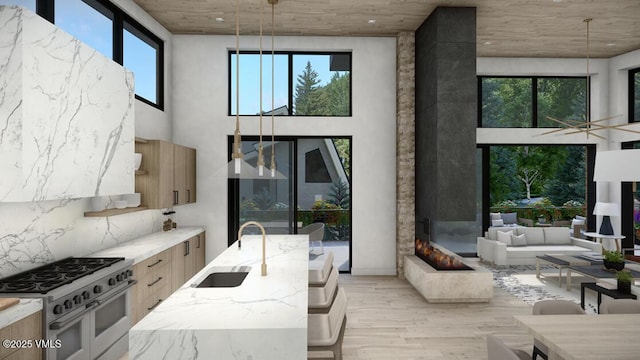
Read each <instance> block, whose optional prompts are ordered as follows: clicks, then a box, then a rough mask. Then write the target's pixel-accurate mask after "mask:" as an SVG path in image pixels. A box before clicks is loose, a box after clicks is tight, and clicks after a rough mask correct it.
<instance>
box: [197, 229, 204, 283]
mask: <svg viewBox="0 0 640 360" xmlns="http://www.w3.org/2000/svg"><path fill="white" fill-rule="evenodd" d="M205 240H206V237H205V233H204V232H202V233H200V234H198V235H197V236H196V273H197V272H198V271H200V270H201V269H202V268H203V267H204V266H205V265H206V263H205V262H206V260H205V258H206V254H207V253H206V249H205V242H206V241H205Z"/></svg>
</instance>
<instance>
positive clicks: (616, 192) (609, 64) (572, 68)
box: [476, 50, 640, 233]
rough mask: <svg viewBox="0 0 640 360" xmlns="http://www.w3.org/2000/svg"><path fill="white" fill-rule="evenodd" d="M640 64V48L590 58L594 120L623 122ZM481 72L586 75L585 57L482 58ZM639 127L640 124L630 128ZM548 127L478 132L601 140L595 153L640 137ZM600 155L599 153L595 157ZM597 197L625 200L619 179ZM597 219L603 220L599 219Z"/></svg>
mask: <svg viewBox="0 0 640 360" xmlns="http://www.w3.org/2000/svg"><path fill="white" fill-rule="evenodd" d="M638 66H640V50H636V51H633V52H630V53H627V54H623V55H620V56H616V57H613V58H611V59H591V60H590V64H589V68H590V73H591V88H590V91H591V114H590V115H591V119H592V120H597V119H600V118H604V117H609V116H613V115H620V116H618V117H615V118H613V119H611V120H610V121H608V123H609V124H611V125H615V124H624V123H627V121H628V119H629V117H628V116H629V114H628V112H629V111H628V70H629V69H633V68H636V67H638ZM477 73H478V75H479V76H482V75H484V76H491V75H496V76H497V75H504V76H509V75H523V76H524V75H537V76H584V74H585V73H586V59H549V58H478V60H477ZM627 128H628V129H635V130H640V124H638V125H633V126H629V127H627ZM545 131H547V129H507V128H504V129H489V128H479V129H477V131H476V141H477V143H478V144H596V151H604V150H617V149H620V143H621V142H622V141H631V140H640V134H633V133H628V132H624V131H619V130H606V131H604V132H602V133H601V132H597V134H599V135H602V136H604V137H605V138H607V140H602V139H598V138H596V137H589V138H588V139H587V138H586V135H585V134H574V135H560V134H558V135H553V134H551V135H543V136H541V134H542V133H543V132H545ZM597 156H598V155H597V154H596V157H597ZM596 201H604V202H617V203H620V202H621V200H620V183H619V182H600V183H598V184H597V186H596ZM600 221H601V220H600V218H598V224H599V223H600ZM611 222H612V224H613V228H614V231H615V232H616V233H620V217H614V218H612V219H611Z"/></svg>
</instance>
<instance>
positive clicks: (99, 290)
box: [93, 285, 102, 294]
mask: <svg viewBox="0 0 640 360" xmlns="http://www.w3.org/2000/svg"><path fill="white" fill-rule="evenodd" d="M101 292H102V286H100V285H96V286H94V287H93V293H94V294H100V293H101Z"/></svg>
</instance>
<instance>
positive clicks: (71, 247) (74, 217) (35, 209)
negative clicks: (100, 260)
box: [0, 198, 163, 278]
mask: <svg viewBox="0 0 640 360" xmlns="http://www.w3.org/2000/svg"><path fill="white" fill-rule="evenodd" d="M91 206H92V205H91V198H83V199H73V200H70V199H66V200H54V201H41V202H30V203H0V278H3V277H6V276H9V275H12V274H15V273H18V272H21V271H25V270H29V269H31V268H34V267H36V266H40V265H43V264H46V263H49V262H52V261H55V260H59V259H63V258H65V257H68V256H84V255H88V254H91V253H93V252H96V251H98V250H102V249H106V248H110V247H112V246H115V245H118V244H122V243H125V242H127V241H130V240H133V239H136V238H139V237H142V236H144V235H147V234H150V233H153V232H158V231H162V221H163V215H162V212H161V211H160V210H144V211H138V212H133V213H129V214H122V215H117V216H111V217H84V212H85V211H88V210H91Z"/></svg>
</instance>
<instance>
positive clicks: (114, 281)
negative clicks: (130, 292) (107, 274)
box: [109, 278, 116, 286]
mask: <svg viewBox="0 0 640 360" xmlns="http://www.w3.org/2000/svg"><path fill="white" fill-rule="evenodd" d="M115 284H116V279H114V278H111V279H109V286H113V285H115Z"/></svg>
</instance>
